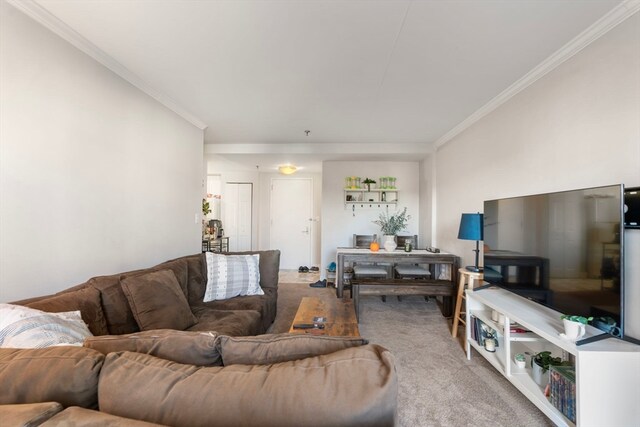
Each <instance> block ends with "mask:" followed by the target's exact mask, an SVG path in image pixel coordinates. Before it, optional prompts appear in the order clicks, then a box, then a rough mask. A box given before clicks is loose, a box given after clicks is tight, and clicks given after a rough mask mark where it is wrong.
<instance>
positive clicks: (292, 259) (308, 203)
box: [269, 178, 314, 269]
mask: <svg viewBox="0 0 640 427" xmlns="http://www.w3.org/2000/svg"><path fill="white" fill-rule="evenodd" d="M270 210H271V216H270V218H271V230H270V233H269V241H270V245H269V246H270V247H271V248H276V249H280V252H281V254H280V268H281V269H298V267H300V266H302V265H306V266H310V265H311V232H312V230H311V227H312V226H313V224H314V223H313V220H312V216H313V180H312V179H311V178H286V179H284V178H273V179H272V180H271V209H270Z"/></svg>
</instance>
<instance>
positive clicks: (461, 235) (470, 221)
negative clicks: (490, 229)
mask: <svg viewBox="0 0 640 427" xmlns="http://www.w3.org/2000/svg"><path fill="white" fill-rule="evenodd" d="M483 219H484V215H483V214H481V213H463V214H462V218H461V219H460V230H459V231H458V239H462V240H483V239H484V233H483V231H484V230H483V224H482V223H483Z"/></svg>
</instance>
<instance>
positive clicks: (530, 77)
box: [434, 0, 640, 150]
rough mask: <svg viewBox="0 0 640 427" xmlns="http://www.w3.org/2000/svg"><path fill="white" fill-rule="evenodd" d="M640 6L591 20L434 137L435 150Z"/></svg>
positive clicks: (633, 1)
mask: <svg viewBox="0 0 640 427" xmlns="http://www.w3.org/2000/svg"><path fill="white" fill-rule="evenodd" d="M639 10H640V0H626V1H624V2H622V3H620V4H619V5H618V6H616V7H614V8H613V9H612V10H611V11H609V13H607V14H606V15H604V16H603V17H602V18H600V19H599V20H597V21H596V22H595V23H593V24H592V25H591V26H590V27H589V28H587V29H586V30H584V31H583V32H582V33H580V34H578V35H577V36H576V37H575V38H574V39H573V40H571V41H570V42H569V43H567V44H566V45H564V46H563V47H562V48H560V49H559V50H557V51H556V52H555V53H553V54H551V56H549V57H548V58H547V59H545V60H544V61H542V62H541V63H540V64H538V65H537V66H536V67H535V68H533V69H532V70H531V71H529V72H528V73H527V74H525V75H524V76H523V77H521V78H520V79H519V80H517V81H516V82H515V83H514V84H512V85H511V86H509V87H508V88H507V89H505V90H504V91H502V92H501V93H500V94H498V95H497V96H496V97H495V98H493V99H492V100H491V101H489V102H487V103H486V104H485V105H483V106H482V107H480V108H479V109H478V110H476V111H475V112H474V113H473V114H471V115H470V116H469V117H467V118H466V119H464V120H463V121H462V122H460V123H459V124H458V125H457V126H455V127H454V128H453V129H451V130H450V131H449V132H447V133H445V134H444V135H443V136H441V137H440V138H439V139H437V140H436V142H435V143H434V146H435V148H436V150H437V149H438V148H440V147H441V146H443V145H444V144H446V143H447V142H449V141H451V140H452V139H453V138H455V137H456V136H457V135H459V134H461V133H462V132H464V131H465V130H466V129H467V128H469V127H471V125H473V124H474V123H476V122H477V121H479V120H480V119H482V118H483V117H484V116H486V115H487V114H489V113H491V112H492V111H493V110H495V109H496V108H498V107H499V106H501V105H502V104H504V103H505V102H507V101H508V100H509V99H511V98H513V97H514V96H516V95H517V94H518V93H520V92H522V91H523V90H524V89H526V88H527V87H529V86H531V85H532V84H533V83H535V82H536V81H537V80H539V79H540V78H542V77H543V76H545V75H546V74H548V73H550V72H551V71H553V70H554V69H555V68H557V67H558V66H560V65H561V64H562V63H563V62H565V61H566V60H568V59H569V58H571V57H572V56H574V55H575V54H577V53H578V52H580V51H581V50H582V49H584V48H585V47H587V46H588V45H590V44H591V43H593V42H594V41H595V40H597V39H599V38H600V37H602V36H603V35H605V34H606V33H607V32H609V31H610V30H611V29H613V28H614V27H616V26H617V25H618V24H620V23H621V22H623V21H624V20H625V19H627V18H629V17H630V16H632V15H633V14H635V13H636V12H638V11H639Z"/></svg>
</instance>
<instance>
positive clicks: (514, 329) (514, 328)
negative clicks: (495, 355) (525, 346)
mask: <svg viewBox="0 0 640 427" xmlns="http://www.w3.org/2000/svg"><path fill="white" fill-rule="evenodd" d="M509 332H511V333H512V334H526V333H527V332H531V331H530V330H529V329H527V328H525V327H523V326H520V325H518V324H517V323H514V324H513V325H511V326H510V327H509Z"/></svg>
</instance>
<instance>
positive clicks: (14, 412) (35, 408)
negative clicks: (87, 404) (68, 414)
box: [0, 402, 62, 427]
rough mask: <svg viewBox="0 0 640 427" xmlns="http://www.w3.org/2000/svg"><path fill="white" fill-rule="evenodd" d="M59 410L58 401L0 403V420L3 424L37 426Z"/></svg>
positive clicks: (60, 409)
mask: <svg viewBox="0 0 640 427" xmlns="http://www.w3.org/2000/svg"><path fill="white" fill-rule="evenodd" d="M60 411H62V405H61V404H59V403H58V402H41V403H21V404H12V405H0V420H2V425H5V426H25V427H30V426H39V425H40V424H42V423H43V422H45V421H47V420H48V419H49V418H51V417H53V416H54V415H55V414H57V413H58V412H60Z"/></svg>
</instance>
